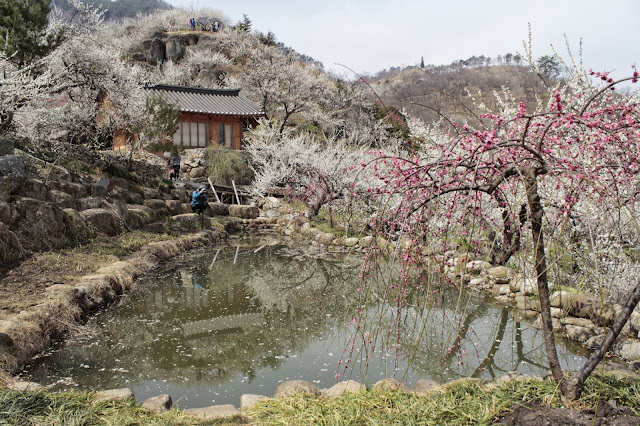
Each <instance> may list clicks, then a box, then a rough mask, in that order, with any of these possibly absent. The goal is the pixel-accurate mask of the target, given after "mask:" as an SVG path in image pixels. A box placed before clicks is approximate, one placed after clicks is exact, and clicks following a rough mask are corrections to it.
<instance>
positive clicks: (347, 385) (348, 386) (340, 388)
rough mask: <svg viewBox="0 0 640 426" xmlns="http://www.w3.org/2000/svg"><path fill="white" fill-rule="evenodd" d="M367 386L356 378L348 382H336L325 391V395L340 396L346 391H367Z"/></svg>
mask: <svg viewBox="0 0 640 426" xmlns="http://www.w3.org/2000/svg"><path fill="white" fill-rule="evenodd" d="M366 391H367V387H366V386H365V385H363V384H362V383H358V382H356V381H355V380H347V381H346V382H340V383H336V384H335V385H333V386H331V387H330V388H329V389H327V390H326V391H325V392H324V396H330V397H335V396H340V395H342V394H343V393H346V392H366Z"/></svg>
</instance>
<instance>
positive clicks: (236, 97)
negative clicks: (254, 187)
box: [113, 84, 264, 150]
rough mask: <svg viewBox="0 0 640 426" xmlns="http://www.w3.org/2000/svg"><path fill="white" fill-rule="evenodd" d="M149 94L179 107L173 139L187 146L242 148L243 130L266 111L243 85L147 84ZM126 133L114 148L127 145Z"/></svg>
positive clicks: (116, 142)
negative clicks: (242, 89)
mask: <svg viewBox="0 0 640 426" xmlns="http://www.w3.org/2000/svg"><path fill="white" fill-rule="evenodd" d="M145 92H146V93H147V96H162V97H163V98H164V99H165V100H167V101H168V102H171V103H177V104H178V105H179V107H180V116H179V117H178V119H179V120H180V128H179V129H178V131H177V132H176V133H175V134H174V135H173V143H174V144H176V145H179V144H180V143H182V145H183V146H184V147H185V148H187V149H188V148H204V147H206V146H209V145H211V144H213V145H224V146H226V147H229V148H232V149H241V147H242V134H243V131H244V130H245V129H246V128H247V127H248V126H255V125H256V124H257V121H258V118H260V117H262V116H263V115H264V112H263V111H262V110H261V109H260V106H259V105H257V104H255V103H254V102H252V101H250V100H249V99H247V98H245V97H244V96H242V95H241V94H240V89H205V88H200V87H187V86H171V85H165V84H158V85H155V86H150V87H147V88H146V90H145ZM124 146H125V137H124V135H122V136H116V137H115V138H114V142H113V148H114V149H116V150H120V149H124Z"/></svg>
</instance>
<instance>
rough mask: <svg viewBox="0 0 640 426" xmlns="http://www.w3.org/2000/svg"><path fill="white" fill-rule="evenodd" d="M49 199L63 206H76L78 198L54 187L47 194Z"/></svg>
mask: <svg viewBox="0 0 640 426" xmlns="http://www.w3.org/2000/svg"><path fill="white" fill-rule="evenodd" d="M47 201H50V202H52V203H55V204H56V205H57V206H59V207H62V208H65V209H66V208H71V209H72V208H74V207H76V206H77V200H76V198H75V197H74V196H73V195H71V194H68V193H66V192H63V191H58V190H57V189H52V190H50V191H49V193H48V194H47Z"/></svg>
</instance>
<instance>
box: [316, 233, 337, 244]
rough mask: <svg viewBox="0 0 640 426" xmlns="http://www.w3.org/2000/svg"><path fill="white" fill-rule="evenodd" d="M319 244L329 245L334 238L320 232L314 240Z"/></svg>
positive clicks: (331, 235)
mask: <svg viewBox="0 0 640 426" xmlns="http://www.w3.org/2000/svg"><path fill="white" fill-rule="evenodd" d="M314 239H315V240H316V241H317V242H318V243H319V244H324V245H327V246H328V245H331V244H333V240H335V239H336V237H335V236H334V235H333V234H330V233H328V232H320V233H318V234H317V235H316V236H315V238H314Z"/></svg>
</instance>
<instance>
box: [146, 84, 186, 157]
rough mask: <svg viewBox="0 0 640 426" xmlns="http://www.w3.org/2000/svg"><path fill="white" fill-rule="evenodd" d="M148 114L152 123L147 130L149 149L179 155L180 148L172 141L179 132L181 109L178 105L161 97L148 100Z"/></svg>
mask: <svg viewBox="0 0 640 426" xmlns="http://www.w3.org/2000/svg"><path fill="white" fill-rule="evenodd" d="M146 106H147V112H148V113H149V115H150V116H151V122H150V123H149V127H148V128H147V130H146V136H147V140H148V141H149V142H150V145H149V147H150V148H151V149H152V150H155V151H171V153H172V154H175V153H177V151H178V150H179V148H181V147H177V146H175V145H174V144H173V140H172V139H171V138H172V136H173V134H174V133H175V132H177V131H178V128H179V120H178V116H179V115H180V108H179V106H178V104H172V103H170V102H168V101H167V100H165V99H164V98H162V97H161V96H151V97H149V98H147V105H146Z"/></svg>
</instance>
